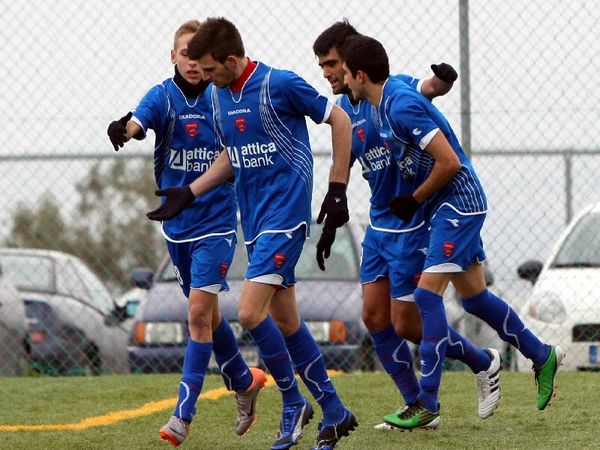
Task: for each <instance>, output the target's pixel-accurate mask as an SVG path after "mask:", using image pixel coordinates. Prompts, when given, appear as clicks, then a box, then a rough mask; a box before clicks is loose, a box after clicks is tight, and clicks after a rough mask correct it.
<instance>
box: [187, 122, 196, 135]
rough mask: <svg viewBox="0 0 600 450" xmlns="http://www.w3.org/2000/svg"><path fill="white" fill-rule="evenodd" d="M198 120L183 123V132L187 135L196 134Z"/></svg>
mask: <svg viewBox="0 0 600 450" xmlns="http://www.w3.org/2000/svg"><path fill="white" fill-rule="evenodd" d="M198 125H199V124H198V122H188V123H186V124H185V132H186V133H187V135H188V136H189V137H196V136H198Z"/></svg>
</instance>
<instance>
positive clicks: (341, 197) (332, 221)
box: [317, 182, 350, 230]
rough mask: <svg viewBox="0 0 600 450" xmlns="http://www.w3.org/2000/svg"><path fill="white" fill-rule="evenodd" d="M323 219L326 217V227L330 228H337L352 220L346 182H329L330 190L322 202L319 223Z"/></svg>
mask: <svg viewBox="0 0 600 450" xmlns="http://www.w3.org/2000/svg"><path fill="white" fill-rule="evenodd" d="M325 218H326V219H325ZM323 219H325V228H327V229H329V230H335V229H336V228H339V227H341V226H342V225H344V224H345V223H346V222H348V221H349V220H350V213H349V212H348V200H347V199H346V185H345V184H344V183H336V182H331V183H329V190H328V191H327V194H326V195H325V198H324V199H323V203H322V204H321V211H319V216H318V217H317V223H318V224H320V223H322V222H323Z"/></svg>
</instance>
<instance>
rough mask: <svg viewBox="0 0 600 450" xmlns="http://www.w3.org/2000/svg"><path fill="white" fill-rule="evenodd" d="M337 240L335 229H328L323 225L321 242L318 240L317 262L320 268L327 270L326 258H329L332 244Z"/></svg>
mask: <svg viewBox="0 0 600 450" xmlns="http://www.w3.org/2000/svg"><path fill="white" fill-rule="evenodd" d="M334 241H335V229H333V230H328V229H327V227H323V231H322V232H321V237H320V238H319V242H317V264H318V265H319V269H321V270H322V271H325V260H326V259H327V258H329V255H330V254H331V246H332V245H333V242H334Z"/></svg>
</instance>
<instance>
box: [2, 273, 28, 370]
mask: <svg viewBox="0 0 600 450" xmlns="http://www.w3.org/2000/svg"><path fill="white" fill-rule="evenodd" d="M28 353H29V342H28V340H27V334H26V332H25V305H24V304H23V299H22V298H21V295H20V294H19V291H17V288H16V287H15V286H14V285H13V284H12V283H11V282H10V281H9V280H8V279H7V277H6V276H5V275H4V273H3V271H2V267H1V266H0V376H5V375H21V374H23V373H24V372H25V370H26V368H27V358H28Z"/></svg>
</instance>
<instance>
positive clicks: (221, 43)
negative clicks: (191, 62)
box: [188, 17, 246, 63]
mask: <svg viewBox="0 0 600 450" xmlns="http://www.w3.org/2000/svg"><path fill="white" fill-rule="evenodd" d="M206 54H210V55H211V56H212V57H213V58H214V59H216V60H217V61H219V62H220V63H223V62H225V60H226V59H227V57H228V56H229V55H235V56H239V57H243V56H245V54H246V53H245V51H244V43H243V42H242V36H241V35H240V32H239V31H238V29H237V28H236V27H235V25H234V24H233V23H231V22H230V21H229V20H227V19H225V18H224V17H209V18H208V19H206V20H205V21H204V22H202V24H201V25H200V28H199V29H198V31H197V32H196V34H195V35H194V36H193V37H192V39H191V40H190V42H189V44H188V56H189V58H190V59H200V58H202V57H203V56H204V55H206Z"/></svg>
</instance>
